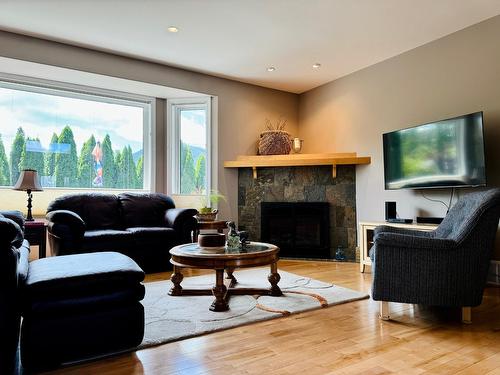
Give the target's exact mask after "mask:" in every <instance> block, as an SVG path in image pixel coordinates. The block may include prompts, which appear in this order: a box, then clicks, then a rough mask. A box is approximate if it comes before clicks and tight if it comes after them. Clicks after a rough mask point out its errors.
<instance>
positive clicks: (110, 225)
mask: <svg viewBox="0 0 500 375" xmlns="http://www.w3.org/2000/svg"><path fill="white" fill-rule="evenodd" d="M196 213H197V211H196V210H195V209H179V208H175V204H174V202H173V201H172V199H171V198H170V197H168V196H167V195H164V194H138V193H123V194H118V195H113V194H95V193H92V194H74V195H67V196H63V197H60V198H58V199H56V200H55V201H53V202H52V203H51V204H50V205H49V207H48V209H47V219H48V220H49V224H48V232H49V243H50V246H51V248H52V252H53V254H55V255H67V254H77V253H86V252H99V251H116V252H120V253H123V254H125V255H127V256H129V257H131V258H132V259H134V260H135V261H136V262H137V263H138V264H139V266H141V268H142V269H143V270H144V271H146V272H158V271H164V270H166V269H168V268H170V263H169V259H170V255H169V250H170V249H171V248H172V247H174V246H176V245H180V244H183V243H188V242H191V232H192V231H193V229H195V226H196V219H195V218H194V217H193V216H194V215H195V214H196Z"/></svg>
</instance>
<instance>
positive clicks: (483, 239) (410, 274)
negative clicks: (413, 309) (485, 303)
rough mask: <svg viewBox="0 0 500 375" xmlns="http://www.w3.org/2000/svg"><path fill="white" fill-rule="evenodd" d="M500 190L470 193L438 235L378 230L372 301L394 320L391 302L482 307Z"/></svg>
mask: <svg viewBox="0 0 500 375" xmlns="http://www.w3.org/2000/svg"><path fill="white" fill-rule="evenodd" d="M499 216H500V189H490V190H486V191H480V192H474V193H469V194H467V195H465V196H464V197H462V198H461V199H460V200H459V201H458V202H457V203H456V204H455V205H454V206H453V208H452V209H451V210H450V211H449V213H448V214H447V215H446V217H445V219H444V220H443V222H442V223H441V224H440V225H439V226H438V228H437V229H436V230H435V231H433V232H421V231H416V230H407V229H401V228H394V227H390V226H380V227H377V228H376V229H375V235H374V246H373V248H372V250H371V257H372V261H373V268H372V269H373V285H372V298H373V299H374V300H376V301H382V303H381V318H382V319H389V309H388V303H387V302H388V301H391V302H402V303H413V304H423V305H429V306H456V307H462V320H463V321H464V322H465V323H469V322H470V321H471V318H470V311H471V310H470V308H471V307H473V306H478V305H480V304H481V301H482V298H483V290H484V287H485V284H486V278H487V274H488V268H489V263H490V259H491V255H492V251H493V247H494V241H495V235H496V232H497V230H498V220H499Z"/></svg>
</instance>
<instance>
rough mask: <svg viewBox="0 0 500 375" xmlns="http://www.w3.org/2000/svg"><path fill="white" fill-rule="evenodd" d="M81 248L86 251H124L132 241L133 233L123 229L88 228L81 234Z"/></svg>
mask: <svg viewBox="0 0 500 375" xmlns="http://www.w3.org/2000/svg"><path fill="white" fill-rule="evenodd" d="M83 239H84V241H83V244H82V246H83V249H84V250H85V251H87V252H94V251H96V250H97V251H102V250H105V249H106V250H109V251H118V252H120V253H123V252H126V251H125V250H127V249H129V248H130V245H131V243H132V241H133V234H132V233H130V232H127V231H125V230H116V229H102V230H88V231H86V232H85V233H84V234H83Z"/></svg>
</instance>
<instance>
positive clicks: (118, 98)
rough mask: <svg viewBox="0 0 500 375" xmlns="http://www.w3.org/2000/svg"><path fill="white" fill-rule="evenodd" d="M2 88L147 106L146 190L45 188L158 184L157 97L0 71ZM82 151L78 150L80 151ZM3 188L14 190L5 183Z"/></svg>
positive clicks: (145, 139) (109, 102)
mask: <svg viewBox="0 0 500 375" xmlns="http://www.w3.org/2000/svg"><path fill="white" fill-rule="evenodd" d="M0 87H2V88H8V89H12V90H19V91H25V92H32V93H38V94H48V95H54V96H61V97H67V98H74V99H81V100H89V101H95V102H101V103H108V104H120V105H127V106H133V107H139V108H142V109H143V133H142V134H143V136H142V138H143V139H142V143H143V158H144V159H143V163H144V164H143V165H144V178H143V187H142V189H132V188H127V189H121V188H79V187H45V186H44V187H43V188H44V190H82V191H95V192H99V191H113V190H117V191H123V190H134V191H148V192H150V191H153V190H154V188H155V184H156V175H155V173H154V171H155V170H156V160H155V154H156V139H155V138H156V137H155V134H156V132H155V128H156V126H155V124H156V98H154V97H150V96H145V95H139V94H132V93H127V92H121V91H115V90H106V89H102V88H96V87H91V86H84V85H77V84H71V83H64V82H59V81H51V80H45V79H39V78H33V77H25V76H17V75H12V74H6V73H0ZM77 152H78V150H77ZM0 189H11V187H7V186H2V187H0Z"/></svg>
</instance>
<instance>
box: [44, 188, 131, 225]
mask: <svg viewBox="0 0 500 375" xmlns="http://www.w3.org/2000/svg"><path fill="white" fill-rule="evenodd" d="M120 209H121V207H120V201H119V200H118V198H117V197H116V195H114V194H102V193H78V194H71V195H65V196H62V197H59V198H56V199H55V200H54V201H52V203H50V205H49V207H48V208H47V212H51V211H56V210H68V211H73V212H75V213H77V214H78V215H79V216H80V217H81V218H82V219H83V221H84V222H85V226H86V228H87V229H89V230H92V229H119V228H121V227H122V222H121V215H120Z"/></svg>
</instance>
